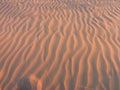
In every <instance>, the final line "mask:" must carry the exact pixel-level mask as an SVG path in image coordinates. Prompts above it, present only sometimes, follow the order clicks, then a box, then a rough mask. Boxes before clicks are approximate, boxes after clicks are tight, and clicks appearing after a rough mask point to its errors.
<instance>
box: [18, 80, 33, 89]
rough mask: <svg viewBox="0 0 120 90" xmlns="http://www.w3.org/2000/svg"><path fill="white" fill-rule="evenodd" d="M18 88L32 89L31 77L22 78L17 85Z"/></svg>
mask: <svg viewBox="0 0 120 90" xmlns="http://www.w3.org/2000/svg"><path fill="white" fill-rule="evenodd" d="M17 90H32V86H31V84H30V81H29V79H28V78H22V79H21V80H20V81H19V83H18V85H17Z"/></svg>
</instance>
